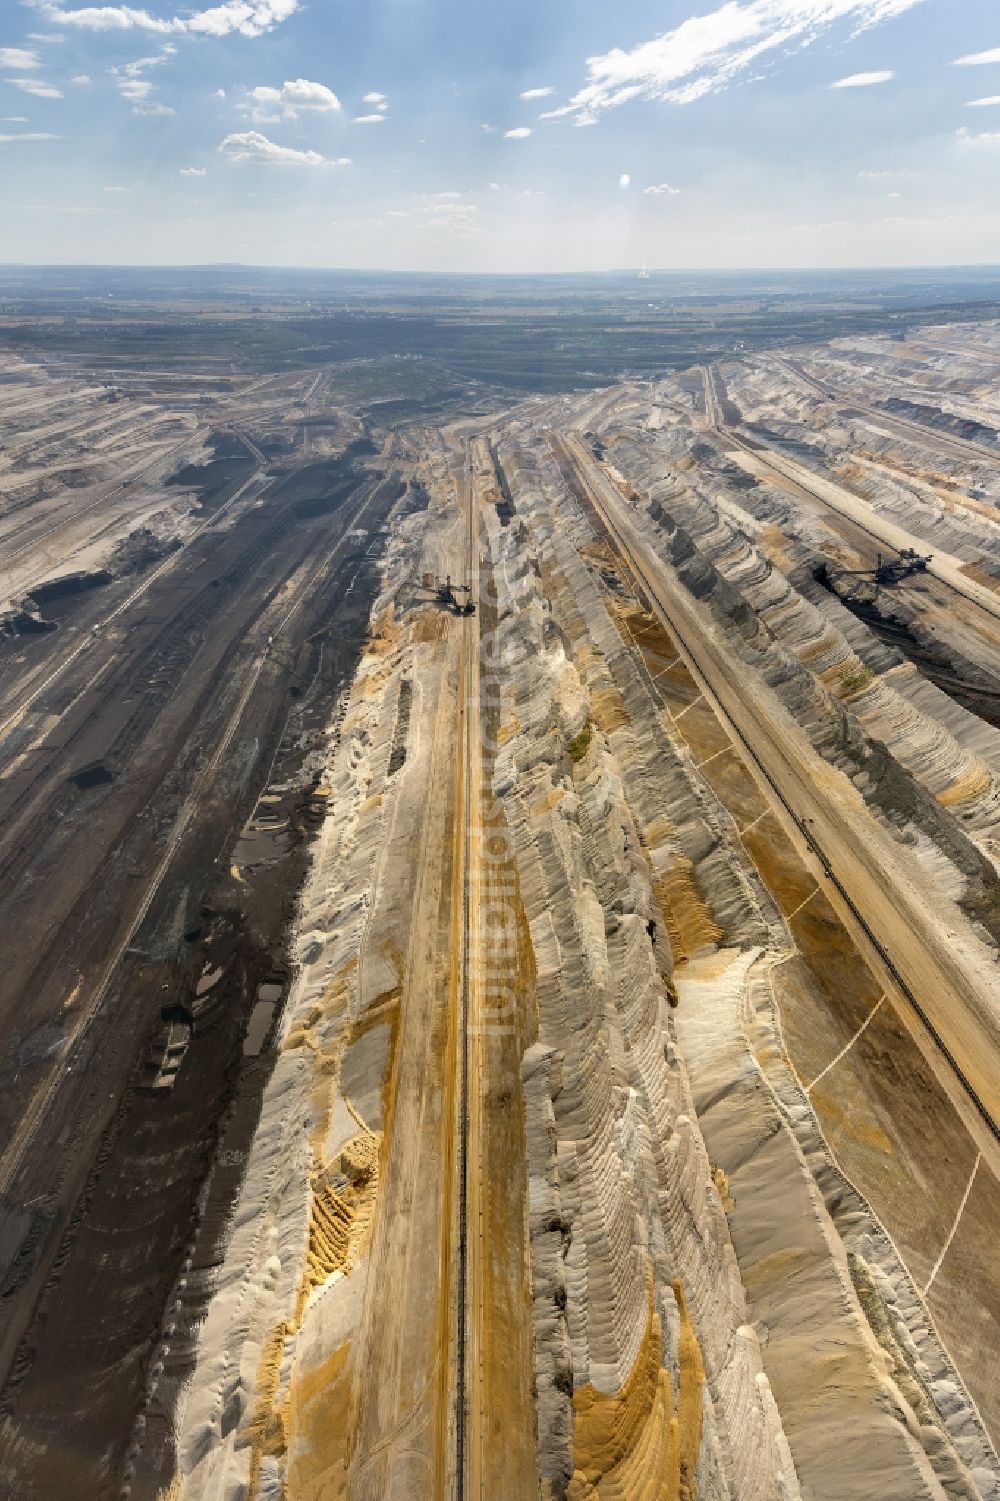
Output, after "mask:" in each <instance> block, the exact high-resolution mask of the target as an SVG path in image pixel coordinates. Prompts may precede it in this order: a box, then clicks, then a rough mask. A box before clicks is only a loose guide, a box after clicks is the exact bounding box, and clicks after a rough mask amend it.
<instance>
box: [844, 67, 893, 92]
mask: <svg viewBox="0 0 1000 1501" xmlns="http://www.w3.org/2000/svg"><path fill="white" fill-rule="evenodd" d="M895 76H896V75H895V73H893V71H892V69H891V68H883V69H882V71H881V72H879V73H849V74H848V75H847V77H846V78H838V79H837V82H836V83H831V85H830V87H831V89H870V88H871V87H872V85H873V84H876V83H890V82H891V81H892V79H893V78H895Z"/></svg>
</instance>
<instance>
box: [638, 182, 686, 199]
mask: <svg viewBox="0 0 1000 1501" xmlns="http://www.w3.org/2000/svg"><path fill="white" fill-rule="evenodd" d="M642 191H643V193H652V194H654V195H658V194H661V193H667V194H669V195H670V196H671V197H675V196H676V195H677V194H678V193H679V192H680V188H672V187H671V186H670V184H669V182H657V183H654V184H653V185H652V186H651V187H648V188H643V190H642Z"/></svg>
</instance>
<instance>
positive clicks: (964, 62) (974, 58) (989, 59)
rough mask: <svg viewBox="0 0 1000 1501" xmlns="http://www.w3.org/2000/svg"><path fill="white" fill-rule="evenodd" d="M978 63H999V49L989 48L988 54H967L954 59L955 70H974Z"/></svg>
mask: <svg viewBox="0 0 1000 1501" xmlns="http://www.w3.org/2000/svg"><path fill="white" fill-rule="evenodd" d="M980 63H1000V47H991V48H990V50H989V51H988V52H967V53H966V55H965V56H964V57H956V59H955V66H956V67H957V68H974V67H977V66H978V65H979V64H980Z"/></svg>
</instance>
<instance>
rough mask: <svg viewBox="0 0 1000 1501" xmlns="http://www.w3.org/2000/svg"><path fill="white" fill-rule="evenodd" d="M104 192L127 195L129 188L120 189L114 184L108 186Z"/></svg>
mask: <svg viewBox="0 0 1000 1501" xmlns="http://www.w3.org/2000/svg"><path fill="white" fill-rule="evenodd" d="M104 191H105V192H106V193H127V192H128V189H127V188H122V187H119V186H118V185H117V183H115V184H112V185H111V186H106V187H105V189H104Z"/></svg>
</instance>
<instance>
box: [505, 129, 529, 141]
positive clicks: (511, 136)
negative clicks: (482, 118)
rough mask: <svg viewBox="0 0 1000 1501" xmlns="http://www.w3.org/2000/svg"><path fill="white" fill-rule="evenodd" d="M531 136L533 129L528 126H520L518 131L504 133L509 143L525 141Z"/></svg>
mask: <svg viewBox="0 0 1000 1501" xmlns="http://www.w3.org/2000/svg"><path fill="white" fill-rule="evenodd" d="M530 134H531V127H530V126H528V125H519V126H518V127H517V129H516V130H505V131H504V135H505V136H506V137H507V140H508V141H523V140H525V139H526V137H527V136H530Z"/></svg>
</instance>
